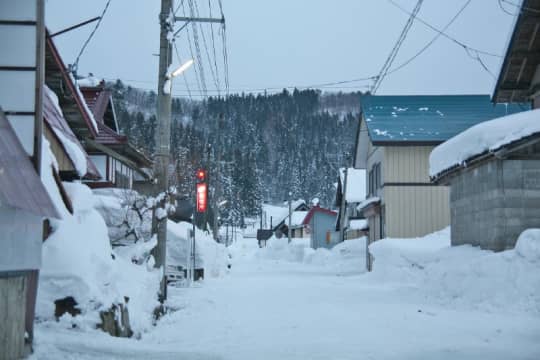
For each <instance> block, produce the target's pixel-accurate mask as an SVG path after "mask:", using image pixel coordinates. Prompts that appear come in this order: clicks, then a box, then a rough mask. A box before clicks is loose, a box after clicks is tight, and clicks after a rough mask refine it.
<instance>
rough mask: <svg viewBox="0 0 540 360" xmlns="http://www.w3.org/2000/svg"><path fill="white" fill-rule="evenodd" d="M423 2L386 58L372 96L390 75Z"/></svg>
mask: <svg viewBox="0 0 540 360" xmlns="http://www.w3.org/2000/svg"><path fill="white" fill-rule="evenodd" d="M423 1H424V0H418V2H417V3H416V6H415V7H414V9H413V12H412V13H411V15H410V16H409V19H408V20H407V22H406V23H405V26H404V27H403V30H401V34H400V35H399V38H398V40H397V41H396V43H395V44H394V47H393V48H392V50H391V51H390V54H389V55H388V57H387V58H386V61H385V62H384V64H383V66H382V68H381V70H380V72H379V75H377V77H376V78H375V82H374V84H373V87H372V88H371V93H372V94H375V93H376V92H377V90H378V89H379V86H380V85H381V83H382V82H383V80H384V78H385V77H386V74H387V73H388V70H389V69H390V66H392V64H393V62H394V60H395V58H396V56H397V54H398V52H399V49H400V48H401V45H402V44H403V42H404V41H405V39H406V38H407V34H408V33H409V30H410V29H411V26H412V24H413V22H414V18H415V17H416V14H418V12H419V11H420V7H421V6H422V3H423Z"/></svg>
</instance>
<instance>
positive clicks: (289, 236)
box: [287, 191, 292, 244]
mask: <svg viewBox="0 0 540 360" xmlns="http://www.w3.org/2000/svg"><path fill="white" fill-rule="evenodd" d="M291 218H292V192H290V191H289V226H288V227H287V238H288V241H289V244H290V243H291V223H292V222H291Z"/></svg>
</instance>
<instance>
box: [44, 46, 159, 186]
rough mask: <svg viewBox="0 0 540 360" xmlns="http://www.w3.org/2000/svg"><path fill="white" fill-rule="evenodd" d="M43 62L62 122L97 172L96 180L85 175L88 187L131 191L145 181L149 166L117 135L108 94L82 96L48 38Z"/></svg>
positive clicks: (92, 90) (88, 91)
mask: <svg viewBox="0 0 540 360" xmlns="http://www.w3.org/2000/svg"><path fill="white" fill-rule="evenodd" d="M45 62H46V71H45V83H46V85H47V86H48V88H49V89H50V90H51V91H52V92H53V93H54V94H55V95H56V96H57V99H58V104H59V107H60V108H61V109H62V112H63V116H64V119H65V121H66V122H67V124H68V125H69V128H70V129H71V130H72V132H73V134H74V135H75V136H76V137H77V139H79V141H80V143H81V144H82V145H83V147H84V150H85V151H86V152H87V153H88V154H89V158H90V160H91V162H92V163H93V164H92V167H93V169H91V170H92V172H93V170H97V172H98V174H97V175H98V176H94V175H95V174H87V176H85V177H83V181H85V182H86V183H87V184H88V185H89V186H90V187H111V186H112V187H121V188H131V187H132V185H133V180H134V178H136V177H137V176H140V178H141V179H148V178H149V177H150V174H149V171H148V170H147V169H149V168H151V167H152V162H151V161H150V160H149V159H148V158H147V157H146V156H145V155H144V154H142V152H140V151H139V150H137V149H136V148H135V147H133V146H132V145H131V144H130V143H129V141H128V139H127V138H126V137H125V136H122V135H120V134H118V132H117V131H118V128H117V127H116V119H115V115H114V108H113V107H112V102H111V100H110V93H108V92H107V91H106V90H105V89H104V87H103V86H102V85H100V86H97V87H95V88H87V89H86V91H85V92H82V91H81V89H79V86H78V84H77V83H76V80H75V79H74V78H73V76H72V75H71V73H70V72H69V71H68V69H67V68H66V66H65V64H64V62H63V60H62V58H61V57H60V54H59V52H58V49H57V48H56V46H55V44H54V42H53V40H52V39H51V38H50V37H49V36H47V40H46V48H45ZM109 125H110V126H113V128H110V127H109ZM94 165H95V166H94ZM136 174H137V175H136ZM90 175H91V176H90Z"/></svg>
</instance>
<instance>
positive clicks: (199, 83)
mask: <svg viewBox="0 0 540 360" xmlns="http://www.w3.org/2000/svg"><path fill="white" fill-rule="evenodd" d="M182 13H183V15H184V16H185V15H186V10H185V7H184V2H183V1H182ZM186 33H187V35H186V39H187V42H188V45H189V53H190V54H191V58H192V59H195V56H194V54H193V47H192V46H191V38H190V33H189V28H187V27H186ZM197 68H200V65H199V64H196V66H195V67H193V70H194V71H195V80H196V81H197V88H198V89H199V91H200V92H202V91H203V87H202V86H201V82H200V81H199V78H200V77H199V72H198V71H197Z"/></svg>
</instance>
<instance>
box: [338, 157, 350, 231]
mask: <svg viewBox="0 0 540 360" xmlns="http://www.w3.org/2000/svg"><path fill="white" fill-rule="evenodd" d="M343 171H344V175H343V184H341V185H342V193H341V206H340V209H339V240H340V241H345V215H346V213H347V183H348V181H347V180H348V179H347V178H348V175H349V168H348V167H346V168H345V169H344V170H343ZM340 175H341V174H340ZM340 177H341V176H340Z"/></svg>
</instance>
